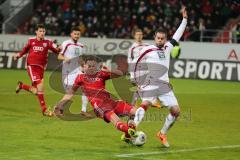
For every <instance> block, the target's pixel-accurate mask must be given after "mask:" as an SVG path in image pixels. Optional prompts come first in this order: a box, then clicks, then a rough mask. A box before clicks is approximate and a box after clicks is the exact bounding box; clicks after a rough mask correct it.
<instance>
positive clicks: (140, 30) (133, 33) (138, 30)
mask: <svg viewBox="0 0 240 160" xmlns="http://www.w3.org/2000/svg"><path fill="white" fill-rule="evenodd" d="M137 32H143V31H142V29H140V28H137V29H135V30H133V32H132V35H133V36H134V35H135V34H136V33H137Z"/></svg>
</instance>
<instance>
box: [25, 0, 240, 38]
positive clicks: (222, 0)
mask: <svg viewBox="0 0 240 160" xmlns="http://www.w3.org/2000/svg"><path fill="white" fill-rule="evenodd" d="M182 4H184V5H186V6H187V8H188V10H189V25H188V28H187V30H186V32H185V34H184V36H183V39H184V40H193V41H199V40H200V39H199V37H200V36H199V35H200V33H201V31H204V30H206V32H204V34H205V36H211V35H212V34H216V33H212V32H207V30H209V29H210V30H211V29H223V27H224V26H225V25H226V24H227V22H228V21H229V20H230V18H229V17H231V18H237V17H238V16H239V9H240V8H239V4H238V3H237V2H236V3H233V1H227V0H211V1H208V0H191V1H187V0H183V1H177V0H161V1H160V0H102V1H101V2H100V1H97V0H43V1H38V0H35V1H34V8H35V9H34V10H35V12H34V14H33V16H32V17H31V18H30V19H29V20H28V21H27V22H25V23H24V24H23V25H22V26H21V27H20V33H23V34H33V33H34V26H35V25H36V24H37V23H43V24H45V25H46V26H47V28H48V30H47V34H48V35H68V34H69V31H70V28H71V27H72V26H79V28H80V29H81V33H82V36H84V37H108V38H130V37H131V33H132V30H134V29H135V28H142V29H143V30H144V33H145V37H144V38H145V39H151V38H152V35H153V32H154V30H156V28H158V27H162V28H164V29H166V30H167V31H168V33H169V35H170V36H171V35H172V34H173V33H174V31H175V30H176V27H175V26H177V25H178V24H179V23H180V21H181V17H180V15H179V10H180V8H181V6H182ZM173 26H174V27H173ZM203 41H212V39H210V40H209V39H203Z"/></svg>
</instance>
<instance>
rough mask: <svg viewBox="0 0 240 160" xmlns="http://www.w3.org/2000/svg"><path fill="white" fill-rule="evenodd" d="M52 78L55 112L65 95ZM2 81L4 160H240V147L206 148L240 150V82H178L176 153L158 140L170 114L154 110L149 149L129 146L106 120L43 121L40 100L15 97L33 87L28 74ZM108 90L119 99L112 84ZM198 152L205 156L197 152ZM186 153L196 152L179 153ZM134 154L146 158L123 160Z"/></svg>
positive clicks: (148, 125)
mask: <svg viewBox="0 0 240 160" xmlns="http://www.w3.org/2000/svg"><path fill="white" fill-rule="evenodd" d="M50 74H51V73H50V72H46V73H45V89H46V91H45V93H46V96H45V98H46V102H47V104H48V105H49V106H53V105H54V104H56V102H57V101H58V100H59V99H60V98H61V97H62V94H60V93H57V92H55V91H54V90H52V89H51V88H50V87H49V85H48V78H49V75H50ZM0 75H1V79H0V102H1V103H0V115H1V116H0V142H1V145H0V159H9V160H18V159H31V160H42V159H51V160H59V159H63V160H81V159H93V160H100V159H116V160H117V159H148V160H152V159H160V160H162V159H163V160H165V159H167V160H171V159H176V158H178V159H191V160H200V159H221V160H225V159H226V160H235V159H236V160H238V159H239V158H240V148H239V146H238V147H233V148H225V149H219V148H218V149H206V148H205V147H214V146H229V145H240V125H239V124H240V119H239V113H240V100H239V98H240V84H239V83H237V82H220V81H203V80H182V79H172V81H171V82H172V84H173V86H174V89H175V93H176V96H177V98H178V100H179V103H180V104H181V109H182V117H180V119H179V120H178V122H177V123H176V124H175V126H174V127H173V128H172V129H171V130H170V132H169V134H168V138H169V142H170V144H171V148H170V149H167V150H166V149H164V148H161V144H160V142H159V141H158V140H157V139H156V136H155V135H156V132H157V131H158V130H159V129H160V127H161V126H162V124H163V120H164V118H163V115H166V114H167V110H166V109H154V108H151V109H150V110H148V112H147V113H148V114H147V116H146V117H147V118H146V119H145V121H144V122H143V123H142V124H141V125H140V128H139V129H140V130H143V131H144V132H145V133H146V134H147V136H148V139H147V140H148V141H147V143H146V144H145V145H144V146H143V147H134V146H128V145H127V144H125V143H123V142H121V141H120V136H121V133H120V132H119V131H116V129H115V128H114V127H113V126H112V125H111V124H107V123H105V122H103V121H102V120H100V119H93V120H90V121H72V122H69V121H63V120H60V119H58V118H47V117H43V116H42V114H41V112H40V107H39V104H38V101H37V98H36V97H34V96H33V95H30V94H29V93H26V92H24V91H23V92H20V94H19V95H16V94H15V92H14V89H15V86H16V82H17V81H18V80H22V81H23V82H25V83H29V84H30V81H29V78H28V76H27V73H26V72H25V71H23V70H3V69H1V70H0ZM119 85H122V84H120V83H119ZM108 88H109V89H110V90H111V91H112V92H113V93H114V89H113V87H112V85H111V83H110V82H109V83H108ZM115 93H116V92H115ZM80 100H81V98H79V97H75V101H74V103H73V106H72V108H71V111H72V112H76V113H77V112H79V111H80V105H81V104H80ZM195 148H205V150H195V151H194V150H193V151H191V149H195ZM182 149H190V151H189V152H179V153H175V151H179V150H182ZM169 151H170V152H169ZM171 151H172V153H171ZM149 152H157V154H151V153H149ZM167 152H169V153H167ZM131 153H133V154H139V153H144V155H132V156H128V157H126V158H122V157H117V155H120V156H121V155H122V154H131ZM145 153H147V154H145ZM148 153H149V154H148Z"/></svg>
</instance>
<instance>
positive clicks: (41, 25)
mask: <svg viewBox="0 0 240 160" xmlns="http://www.w3.org/2000/svg"><path fill="white" fill-rule="evenodd" d="M40 28H42V29H46V27H45V26H44V25H43V24H37V25H36V27H35V30H38V29H40Z"/></svg>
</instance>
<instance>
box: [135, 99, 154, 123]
mask: <svg viewBox="0 0 240 160" xmlns="http://www.w3.org/2000/svg"><path fill="white" fill-rule="evenodd" d="M149 105H151V102H150V101H149V100H146V99H143V100H142V103H141V105H140V107H139V108H138V109H137V110H136V113H135V117H134V122H135V124H136V126H138V125H139V124H140V123H141V122H142V120H143V118H144V115H145V112H146V111H147V109H148V106H149Z"/></svg>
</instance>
